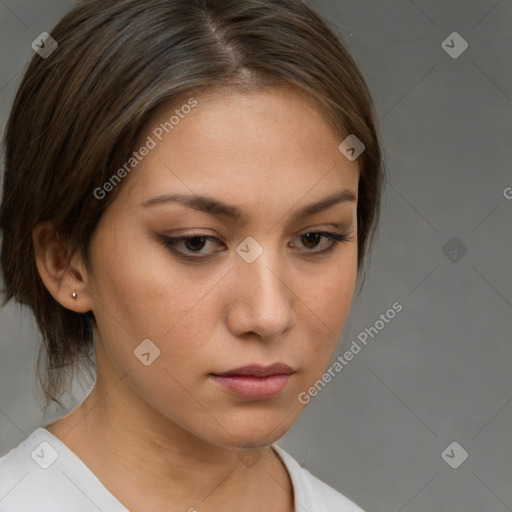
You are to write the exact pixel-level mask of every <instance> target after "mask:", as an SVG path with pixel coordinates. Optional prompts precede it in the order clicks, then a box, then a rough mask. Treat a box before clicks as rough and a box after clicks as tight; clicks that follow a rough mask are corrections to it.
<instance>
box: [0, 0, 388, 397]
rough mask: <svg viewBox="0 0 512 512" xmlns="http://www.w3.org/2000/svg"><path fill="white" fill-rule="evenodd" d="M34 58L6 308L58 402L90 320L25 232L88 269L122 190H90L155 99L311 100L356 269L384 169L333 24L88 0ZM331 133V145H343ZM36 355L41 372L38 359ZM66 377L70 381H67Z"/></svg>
mask: <svg viewBox="0 0 512 512" xmlns="http://www.w3.org/2000/svg"><path fill="white" fill-rule="evenodd" d="M51 36H52V37H53V39H55V40H56V41H57V43H58V47H57V48H56V49H55V50H54V52H53V53H52V54H51V55H49V56H48V57H47V58H41V57H40V56H39V55H34V56H33V58H32V60H31V62H30V64H29V66H28V69H27V71H26V73H25V75H24V78H23V80H22V82H21V85H20V87H19V89H18V92H17V95H16V98H15V101H14V104H13V107H12V111H11V114H10V117H9V120H8V124H7V128H6V132H5V141H4V152H5V174H4V182H3V199H2V205H1V209H0V230H1V231H2V232H3V241H2V250H1V259H0V263H1V270H2V272H3V275H4V281H5V290H4V293H5V301H4V303H3V305H5V304H6V303H7V302H8V301H9V300H10V299H11V298H14V299H15V300H16V301H17V302H19V303H20V304H24V305H27V306H29V307H30V308H31V309H32V311H33V312H34V315H35V319H36V322H37V325H38V327H39V329H40V331H41V333H42V337H43V344H42V345H41V347H40V351H39V357H38V361H37V376H38V381H39V384H40V385H42V388H43V391H44V394H45V396H46V405H48V403H49V401H50V400H53V401H54V402H57V403H59V404H61V402H60V401H59V400H58V397H59V396H61V395H62V393H63V392H64V390H65V389H66V388H65V381H64V377H65V376H66V375H67V372H66V370H69V369H70V368H71V371H72V372H73V369H74V367H75V365H76V364H77V363H79V362H84V361H89V363H92V364H93V361H92V357H93V355H92V353H91V352H92V351H91V349H92V347H93V326H94V316H93V313H92V312H91V311H89V312H88V313H85V314H79V313H75V312H73V311H71V310H69V309H66V308H64V307H63V306H61V305H60V304H59V303H58V302H57V301H56V300H55V299H53V297H52V296H51V295H50V293H49V292H48V290H47V289H46V287H45V286H44V284H43V282H42V280H41V278H40V276H39V273H38V270H37V267H36V265H35V258H34V247H33V241H32V230H33V228H34V226H35V225H36V224H37V223H38V222H40V221H43V220H50V221H52V222H53V224H54V226H55V230H56V233H57V235H58V236H59V237H60V238H61V239H62V240H64V241H66V242H67V243H68V244H69V248H70V256H71V254H73V253H74V252H75V250H77V249H78V250H79V251H80V252H81V253H82V254H83V257H84V260H85V262H86V264H88V263H89V261H90V259H89V254H88V250H89V241H90V238H91V235H92V234H93V232H94V230H95V227H96V225H97V224H98V221H99V219H100V217H101V216H102V214H103V212H104V211H105V209H106V208H107V207H108V205H109V204H111V203H112V201H113V200H114V199H115V197H116V196H117V193H118V191H119V189H120V188H121V186H122V184H120V185H119V186H116V187H115V189H114V190H113V191H112V192H111V193H109V194H108V195H107V196H106V197H105V198H104V199H101V200H98V199H97V197H96V196H95V194H94V193H93V191H94V190H95V189H97V187H101V186H102V185H103V184H104V183H106V182H107V181H108V180H109V178H111V176H112V173H113V171H114V170H116V169H118V168H119V167H121V166H122V165H123V163H125V162H126V161H127V159H128V158H129V155H130V154H131V153H132V152H133V150H134V146H135V143H136V141H137V139H138V137H139V135H140V133H141V128H142V127H144V125H145V123H146V122H147V121H148V119H149V118H150V117H151V115H152V114H153V113H154V112H155V110H156V109H157V108H158V107H159V106H161V105H162V104H163V103H164V102H168V101H171V102H172V101H173V99H176V98H178V96H182V95H183V94H190V93H192V92H199V91H201V90H205V89H208V88H209V87H212V86H223V85H226V86H235V87H242V88H247V89H250V88H257V87H264V86H277V85H288V86H294V87H297V88H299V89H300V90H301V91H303V92H305V93H307V94H308V95H309V96H311V97H312V98H314V99H315V100H316V102H317V104H318V106H319V108H320V109H323V111H324V113H325V114H327V116H328V119H329V120H330V121H331V122H332V125H333V127H334V128H335V129H336V130H337V132H339V134H340V137H345V136H346V135H348V134H355V135H356V136H357V137H358V138H359V139H360V140H361V141H362V142H363V144H364V145H365V151H364V152H363V153H362V154H361V155H360V156H359V158H358V163H359V167H360V171H361V174H360V180H359V191H358V196H359V199H358V206H357V216H358V230H359V232H358V274H361V272H360V271H361V268H362V264H363V262H364V261H365V257H366V255H367V254H368V252H369V249H370V246H371V245H372V242H373V238H374V235H375V233H376V229H377V224H378V218H379V212H380V204H381V188H382V186H383V181H384V170H383V165H382V162H381V149H380V145H379V140H378V136H377V131H376V126H375V114H374V106H373V103H372V99H371V96H370V93H369V90H368V87H367V85H366V83H365V80H364V78H363V76H362V74H361V72H360V71H359V69H358V67H357V65H356V63H355V62H354V60H353V58H352V57H351V56H350V54H349V53H348V51H347V50H346V49H345V48H344V46H343V45H342V43H341V42H340V40H339V39H338V37H337V36H336V35H335V33H334V31H333V29H332V28H330V27H329V26H328V25H327V23H326V22H325V21H324V20H323V19H322V18H321V17H320V16H319V15H318V14H316V13H315V12H314V11H313V10H311V9H310V8H309V7H307V6H306V5H305V4H304V3H303V2H302V1H300V0H244V1H240V0H117V1H115V2H105V1H104V0H89V1H86V2H83V3H81V4H79V5H78V6H77V7H75V8H74V9H73V10H72V11H71V12H69V13H68V14H67V15H66V16H65V17H64V18H63V19H62V20H61V21H60V22H59V23H58V24H57V26H56V27H55V28H54V30H53V31H52V32H51ZM341 140H342V139H341V138H340V142H341ZM43 349H44V352H45V355H46V356H47V359H48V360H47V362H46V364H45V367H44V370H45V371H44V376H42V373H41V366H42V364H41V356H42V352H43ZM68 377H69V376H68Z"/></svg>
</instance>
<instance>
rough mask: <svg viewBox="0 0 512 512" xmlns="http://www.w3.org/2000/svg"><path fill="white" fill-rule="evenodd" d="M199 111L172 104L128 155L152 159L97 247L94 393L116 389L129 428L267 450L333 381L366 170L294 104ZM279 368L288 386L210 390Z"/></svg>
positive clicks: (96, 239) (221, 100) (216, 101)
mask: <svg viewBox="0 0 512 512" xmlns="http://www.w3.org/2000/svg"><path fill="white" fill-rule="evenodd" d="M188 99H189V98H188V97H187V98H185V99H184V100H183V105H186V104H187V100H188ZM195 99H196V100H197V102H198V103H197V105H196V106H195V107H194V108H192V109H190V112H189V113H188V114H186V115H184V114H183V112H185V111H186V112H188V111H189V109H188V108H185V109H183V110H180V106H181V104H180V105H174V106H173V108H166V109H163V110H162V109H161V110H160V111H159V112H158V114H157V115H155V117H154V118H153V119H152V120H151V121H150V123H149V124H148V125H147V130H146V132H145V133H144V134H143V136H142V137H141V139H140V144H139V145H138V146H137V148H139V147H141V146H143V145H144V144H147V145H148V146H150V147H152V146H154V147H153V148H152V149H149V151H148V152H147V154H146V156H142V154H141V153H146V151H144V150H143V151H141V152H139V156H140V157H141V160H140V162H139V163H138V164H137V165H136V166H135V167H133V168H132V169H131V171H130V174H129V175H128V176H127V177H126V178H125V180H126V183H123V186H122V189H121V190H120V191H119V192H120V193H119V195H118V196H117V197H116V199H115V201H114V202H113V203H112V205H111V207H110V208H109V209H108V210H107V211H106V213H105V214H104V215H103V217H102V219H101V221H100V223H99V225H98V227H97V230H96V232H95V234H94V236H93V239H92V242H91V243H92V245H91V254H92V259H91V267H90V269H89V271H88V273H87V278H86V283H87V286H88V290H89V291H90V295H91V297H92V299H93V303H94V306H93V312H94V316H95V318H96V320H97V326H98V331H97V333H96V334H97V339H96V344H98V343H100V344H101V347H102V350H100V351H99V352H97V366H98V382H100V379H104V380H105V381H107V380H109V379H110V380H111V381H112V382H117V381H119V380H122V386H125V388H126V390H127V392H128V394H130V393H131V394H132V396H133V400H131V401H130V405H129V407H130V408H131V410H130V414H132V413H133V415H134V416H138V417H142V415H145V416H144V417H147V415H148V414H149V415H150V416H152V417H153V420H154V418H155V417H156V418H157V421H158V422H159V423H160V425H161V426H163V427H164V428H171V429H179V430H181V431H187V432H188V433H191V434H193V435H195V436H197V437H199V438H200V439H202V440H203V441H206V442H208V443H213V444H216V445H221V446H230V447H242V446H244V445H247V444H252V445H253V446H262V445H266V444H269V443H272V442H274V441H275V440H276V439H278V438H280V437H281V436H282V435H283V434H284V433H285V432H286V430H287V429H288V428H289V427H290V426H291V424H292V423H293V422H294V420H295V419H296V418H297V417H298V415H299V414H300V412H301V411H302V409H303V408H304V405H303V404H302V403H301V401H299V399H298V397H299V394H300V393H301V392H304V391H307V390H308V388H310V387H311V386H312V385H313V383H314V382H315V381H316V380H317V379H319V378H320V377H321V376H322V374H323V372H324V371H325V369H326V368H327V366H328V364H329V361H330V358H331V357H332V355H333V352H334V350H335V347H336V344H337V341H338V338H339V335H340V332H341V330H342V327H343V324H344V322H345V319H346V316H347V313H348V311H349V307H350V303H351V299H352V295H353V292H354V287H355V282H356V272H357V218H356V208H357V190H358V180H359V169H358V165H357V162H355V161H353V162H351V161H349V160H348V159H347V158H345V156H344V155H343V154H342V153H341V152H340V151H339V149H338V145H339V144H340V142H341V140H342V139H341V138H340V136H339V135H337V134H336V133H334V131H332V129H331V128H330V126H329V124H328V122H327V120H326V119H325V118H324V117H322V115H321V114H319V113H318V111H317V110H316V109H315V106H314V105H313V103H312V102H311V101H310V100H308V99H306V97H305V96H303V95H302V94H300V93H298V92H294V91H293V90H291V89H280V88H272V89H266V90H264V91H259V92H251V93H245V94H244V93H240V92H235V91H232V90H229V91H226V90H220V91H218V92H216V93H215V94H214V93H213V92H210V93H209V94H208V95H201V96H197V97H196V98H195ZM176 109H178V110H180V112H181V116H180V119H179V123H178V124H176V125H175V126H174V127H173V129H172V131H171V130H169V125H167V130H169V133H167V132H166V130H165V129H163V128H162V126H163V125H164V124H165V123H166V122H169V119H170V117H171V116H172V115H173V114H175V110H176ZM175 120H176V118H175V119H174V121H175ZM157 134H158V136H157ZM148 137H151V139H152V141H153V142H154V143H155V144H153V143H151V142H149V139H148ZM160 139H161V140H160ZM118 186H119V185H118ZM343 192H344V195H342V196H341V197H342V198H343V197H345V199H344V200H343V199H341V200H338V201H337V202H332V203H329V206H328V207H327V208H322V209H320V208H312V209H310V210H309V211H306V210H305V208H306V207H307V206H311V205H314V204H320V205H321V203H322V201H324V200H325V199H326V198H331V197H332V196H333V194H339V193H343ZM350 194H353V196H354V197H353V200H350V198H348V199H347V196H350ZM165 195H173V196H176V195H179V196H181V197H182V199H183V200H182V201H180V200H176V199H175V200H171V199H168V200H164V198H163V197H162V196H165ZM155 198H160V200H158V201H156V200H154V199H155ZM145 203H147V204H145ZM187 203H188V205H187ZM324 206H325V205H324ZM207 207H208V208H207ZM235 212H238V213H239V216H236V215H235V214H234V213H235ZM317 232H327V233H337V234H340V235H345V236H346V240H345V241H343V242H335V241H332V240H330V239H329V238H328V237H325V236H322V235H315V234H314V233H317ZM308 233H309V234H308ZM179 237H190V239H189V240H188V241H187V240H179ZM194 237H196V238H194ZM171 238H175V240H174V241H173V242H172V241H170V240H168V239H171ZM166 240H168V243H167V245H166V243H165V241H166ZM144 340H150V341H144ZM141 344H142V345H141ZM155 347H157V349H156V348H155ZM96 348H98V347H96ZM158 350H159V355H158ZM157 355H158V356H157ZM156 356H157V357H156ZM274 363H283V364H285V365H288V366H289V367H290V368H291V369H292V371H293V373H292V374H291V375H288V376H282V375H281V376H277V377H272V378H268V377H267V378H262V377H242V378H238V379H237V378H233V377H231V378H227V377H224V378H222V377H221V378H215V377H214V374H217V375H218V374H222V373H224V372H228V371H230V370H234V369H237V368H240V367H244V366H247V365H259V366H263V367H266V366H269V365H272V364H274ZM281 373H282V372H281ZM258 379H259V380H258Z"/></svg>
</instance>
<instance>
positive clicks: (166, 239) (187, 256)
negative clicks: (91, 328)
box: [159, 228, 353, 262]
mask: <svg viewBox="0 0 512 512" xmlns="http://www.w3.org/2000/svg"><path fill="white" fill-rule="evenodd" d="M307 234H311V235H315V234H317V235H320V239H322V238H325V239H327V240H329V241H330V245H329V247H327V248H326V249H322V250H315V249H314V248H313V249H309V250H308V249H307V248H306V249H298V251H299V252H301V253H303V254H304V255H305V256H306V257H321V256H324V255H325V256H326V255H328V254H329V253H330V252H332V251H333V250H335V249H336V248H337V246H339V245H340V244H343V243H346V242H349V241H352V234H353V231H350V230H348V231H342V232H335V231H327V230H322V229H319V228H317V229H311V228H310V229H306V230H304V231H303V232H301V233H300V234H298V235H297V236H296V238H300V237H303V236H305V235H307ZM159 237H160V239H161V243H162V245H163V246H164V247H165V248H166V249H167V250H169V251H171V252H172V253H174V254H175V255H177V257H178V258H180V259H182V260H186V261H192V262H193V261H195V262H201V261H208V260H211V259H212V258H214V257H215V254H216V253H218V252H222V250H220V251H215V252H213V253H202V252H199V251H197V252H194V251H190V252H187V251H181V250H179V249H176V248H175V246H176V245H178V244H179V243H181V242H184V241H188V240H191V239H193V238H201V239H204V240H207V241H211V242H220V243H223V242H222V240H221V239H220V238H219V237H216V236H213V235H209V234H206V233H201V232H193V233H186V234H184V235H180V236H165V235H159ZM195 255H197V256H195Z"/></svg>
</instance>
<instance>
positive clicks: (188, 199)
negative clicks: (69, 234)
mask: <svg viewBox="0 0 512 512" xmlns="http://www.w3.org/2000/svg"><path fill="white" fill-rule="evenodd" d="M356 201H357V198H356V196H355V194H354V193H353V192H352V191H351V190H348V189H342V190H339V191H337V192H335V193H333V194H331V195H329V196H327V197H324V198H323V199H320V201H317V202H315V203H310V204H307V205H305V206H303V207H302V208H300V209H299V210H297V211H296V212H295V213H294V214H293V215H292V217H291V222H296V221H298V220H300V219H302V218H304V217H308V216H310V215H314V214H315V213H319V212H322V211H324V210H327V209H328V208H330V207H331V206H334V205H335V204H338V203H344V202H356ZM169 202H177V203H180V204H183V205H184V206H188V207H189V208H193V209H194V210H199V211H202V212H205V213H209V214H211V215H221V216H224V217H229V218H232V219H235V220H237V221H239V222H242V223H247V216H246V214H245V213H244V212H243V210H241V209H240V208H238V207H237V206H234V205H231V204H227V203H224V202H222V201H220V200H218V199H214V198H212V197H208V196H199V195H196V194H190V195H188V194H164V195H159V196H156V197H153V198H152V199H149V200H147V201H144V202H143V203H141V204H140V206H142V207H144V208H147V207H150V206H154V205H157V204H162V203H169Z"/></svg>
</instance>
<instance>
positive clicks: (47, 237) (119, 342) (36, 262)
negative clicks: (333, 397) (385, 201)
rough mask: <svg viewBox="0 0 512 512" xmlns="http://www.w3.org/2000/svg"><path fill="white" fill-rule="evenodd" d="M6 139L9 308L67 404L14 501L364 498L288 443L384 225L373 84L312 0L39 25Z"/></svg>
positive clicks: (250, 507)
mask: <svg viewBox="0 0 512 512" xmlns="http://www.w3.org/2000/svg"><path fill="white" fill-rule="evenodd" d="M36 48H40V49H41V50H42V49H44V51H37V50H36V52H37V54H36V55H34V58H33V60H32V62H31V63H30V66H29V68H28V70H27V72H26V75H25V77H24V79H23V81H22V83H21V86H20V88H19V91H18V94H17V96H16V99H15V102H14V105H13V108H12V112H11V116H10V119H9V122H8V126H7V130H6V134H5V176H4V190H3V199H2V206H1V211H0V228H1V230H2V233H3V244H2V253H1V264H2V272H3V275H4V282H5V303H6V302H7V301H8V300H10V299H12V298H14V299H15V300H17V301H18V302H19V303H22V304H25V305H27V306H29V307H30V308H31V309H32V311H33V312H34V315H35V318H36V320H37V324H38V326H39V328H40V330H41V333H42V337H43V345H42V351H41V352H40V356H41V357H40V359H39V360H38V376H39V377H40V381H41V384H42V389H43V391H44V393H45V397H46V400H47V403H49V402H50V401H55V402H58V399H59V397H61V396H62V393H63V392H64V391H65V390H66V389H68V388H69V379H68V378H69V377H71V376H72V375H73V370H74V369H75V368H78V367H80V365H81V364H83V363H84V362H85V363H86V364H88V365H89V367H93V368H95V369H96V382H95V385H94V388H93V389H92V391H91V392H90V394H89V395H88V396H87V397H86V399H85V400H84V401H83V402H82V403H81V404H80V405H79V406H78V407H76V408H75V409H73V410H72V411H71V412H69V413H68V414H67V415H65V416H63V417H61V418H58V419H57V421H54V422H52V423H51V424H49V425H46V426H44V427H41V428H39V429H36V430H35V431H34V432H33V433H32V434H31V435H30V436H29V437H28V438H27V439H26V440H25V441H24V442H23V443H21V444H20V445H19V446H17V447H15V448H13V449H12V450H11V451H10V452H9V453H8V454H7V455H5V456H4V457H3V458H2V459H0V472H1V474H2V475H5V476H4V477H3V478H2V479H1V480H0V510H2V511H5V512H9V511H14V510H38V511H42V510H52V511H57V510H67V511H69V510H79V511H82V510H83V511H85V510H87V511H88V510H98V509H99V510H104V511H125V510H131V511H147V510H166V511H183V510H188V511H190V512H191V511H194V510H197V511H224V510H225V511H228V510H229V511H230V510H235V509H236V510H244V511H245V512H252V511H256V510H266V511H275V512H278V511H279V512H293V511H295V510H296V511H299V510H306V511H310V512H313V511H357V510H361V509H360V508H359V507H357V506H356V505H355V504H354V503H353V502H352V501H350V500H349V499H348V498H346V497H345V496H343V495H342V494H340V493H339V492H337V491H335V490H334V489H332V488H331V487H329V486H327V485H326V484H325V483H323V482H321V481H320V480H318V479H317V478H316V477H314V476H313V475H311V473H309V472H308V471H306V470H305V469H304V468H302V467H301V466H300V465H299V464H298V463H297V462H296V461H295V460H294V459H293V458H292V457H291V456H290V455H289V454H288V453H286V452H285V451H284V450H283V449H281V448H280V447H278V446H277V445H276V444H275V442H276V441H277V440H278V439H279V438H280V437H282V436H283V434H284V433H285V432H286V431H287V430H288V429H289V428H290V426H291V425H292V424H293V422H294V421H295V420H296V419H297V417H298V416H299V414H300V413H301V412H302V410H303V409H304V405H305V404H306V403H307V401H305V400H304V399H303V398H304V394H305V393H306V394H307V393H308V390H311V392H312V391H314V384H315V382H318V379H319V378H321V377H322V374H323V372H324V371H325V370H326V368H327V366H328V364H329V361H330V359H331V357H332V355H333V352H334V350H335V347H336V344H337V341H338V338H339V335H340V332H341V330H342V328H343V325H344V323H345V320H346V318H347V315H348V312H349V309H350V304H351V301H352V298H353V295H354V290H355V285H356V280H357V277H358V276H359V275H361V274H362V269H363V263H364V262H365V261H366V256H367V254H368V251H369V248H370V245H371V242H372V240H373V237H374V235H375V231H376V227H377V221H378V216H379V208H380V197H381V187H382V183H383V170H382V165H381V152H380V146H379V141H378V137H377V132H376V128H375V123H374V110H373V104H372V100H371V97H370V94H369V91H368V88H367V86H366V84H365V81H364V79H363V77H362V75H361V73H360V71H359V70H358V68H357V66H356V64H355V63H354V61H353V59H352V58H351V57H350V55H349V54H348V52H347V51H346V49H345V48H344V47H343V46H342V44H341V43H340V41H339V40H338V39H337V38H336V36H335V35H334V34H333V32H332V31H331V30H330V28H329V27H328V26H327V25H326V24H325V22H324V21H323V20H322V19H321V18H320V17H319V16H318V15H317V14H316V13H314V12H313V11H312V10H311V9H310V8H308V7H307V6H306V5H304V4H303V3H302V2H300V1H296V0H244V1H243V2H240V1H239V0H120V1H117V2H103V1H102V0H92V1H87V2H84V3H82V4H80V5H79V6H78V7H76V8H75V9H73V10H72V11H71V12H70V13H69V14H68V15H67V16H65V17H64V18H63V19H62V20H61V21H60V22H59V24H58V25H57V26H56V27H55V29H54V30H53V31H52V32H51V37H46V38H45V37H42V38H41V41H40V44H39V45H37V46H36Z"/></svg>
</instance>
